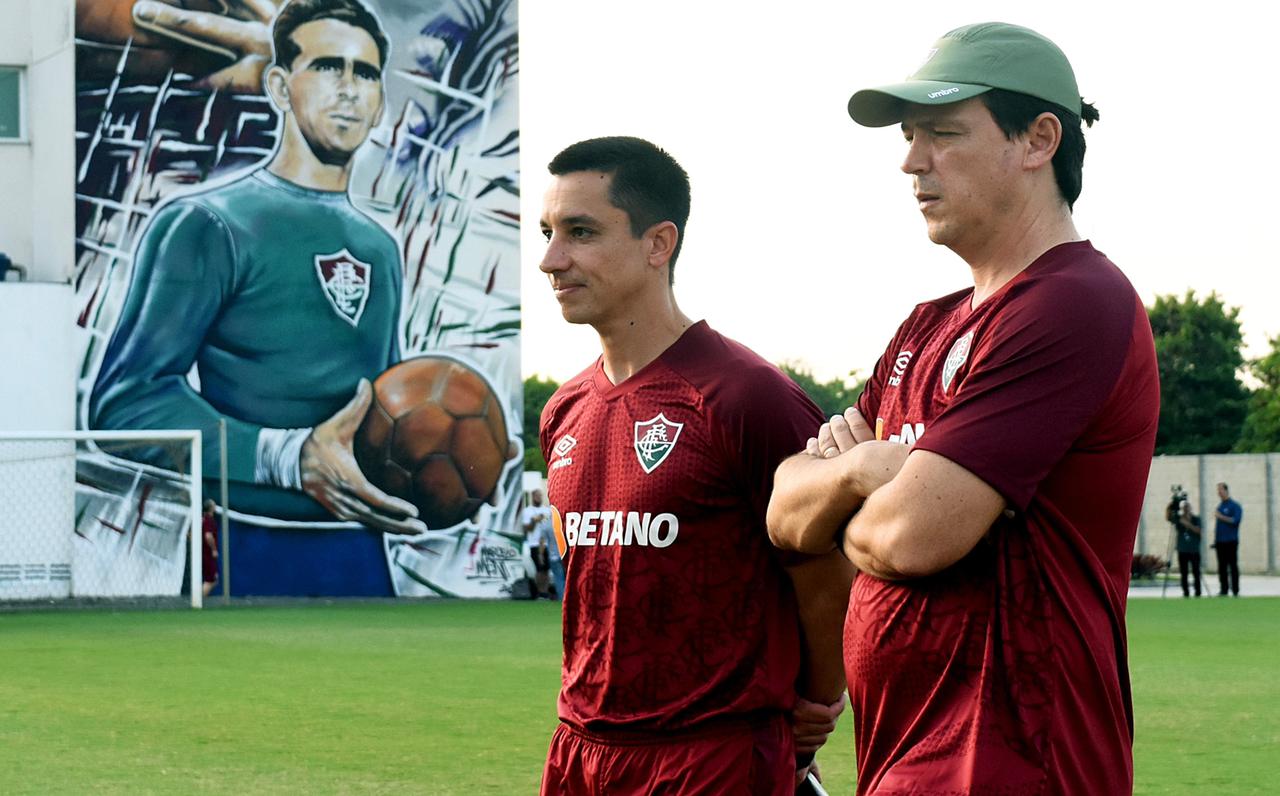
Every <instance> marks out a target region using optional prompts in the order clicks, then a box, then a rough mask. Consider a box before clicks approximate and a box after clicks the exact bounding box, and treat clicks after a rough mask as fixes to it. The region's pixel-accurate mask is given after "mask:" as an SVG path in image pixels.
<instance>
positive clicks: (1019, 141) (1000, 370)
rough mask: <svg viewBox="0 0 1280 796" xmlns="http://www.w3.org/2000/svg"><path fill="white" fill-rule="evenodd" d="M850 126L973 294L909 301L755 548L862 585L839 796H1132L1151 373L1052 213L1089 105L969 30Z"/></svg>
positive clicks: (1128, 307) (1136, 332) (1123, 292)
mask: <svg viewBox="0 0 1280 796" xmlns="http://www.w3.org/2000/svg"><path fill="white" fill-rule="evenodd" d="M849 113H850V115H851V116H852V117H853V118H854V120H855V121H857V122H858V123H859V124H862V125H865V126H869V127H883V126H888V125H891V124H900V125H901V129H902V132H903V134H904V136H905V138H906V141H907V154H906V158H905V160H904V161H903V163H902V170H903V171H904V172H906V173H907V174H909V175H911V177H912V185H913V192H914V194H915V198H916V201H917V203H918V207H919V210H920V213H921V214H922V215H923V216H924V219H925V224H926V228H927V230H928V233H929V238H930V239H931V240H932V241H934V242H935V243H939V244H942V245H944V246H946V247H947V248H949V249H951V250H952V251H954V252H955V253H956V254H957V255H959V256H960V257H961V259H963V260H964V261H965V262H966V263H967V264H968V265H969V268H970V270H971V273H972V279H973V286H972V287H970V288H966V289H964V290H960V291H957V292H955V293H952V294H950V295H947V296H943V297H942V298H938V299H935V300H933V301H928V302H925V303H923V304H920V305H918V306H917V307H916V308H915V310H914V311H913V312H912V313H911V314H910V316H908V318H907V319H906V321H904V322H903V324H902V325H901V326H900V327H899V329H898V332H897V334H896V335H895V337H894V339H893V341H892V342H891V344H890V346H889V347H888V349H886V351H885V354H884V355H883V356H882V357H881V358H880V361H879V363H878V364H877V365H876V368H875V371H874V373H873V375H872V377H871V379H870V380H869V381H868V383H867V386H866V388H865V390H864V391H863V393H862V395H861V397H860V398H859V400H858V405H857V407H856V408H853V407H851V408H850V409H849V410H847V411H846V412H845V413H844V415H843V416H837V417H833V418H832V419H831V420H830V422H828V423H826V424H824V425H823V426H822V427H821V428H820V429H819V430H818V433H817V435H816V437H815V438H814V439H812V440H810V442H809V445H808V448H807V450H806V452H805V453H803V454H800V455H798V456H796V457H793V458H791V459H788V460H787V461H785V462H784V463H783V464H782V465H781V467H780V468H779V470H778V473H777V478H776V481H775V488H774V493H773V498H772V501H771V503H770V507H769V525H770V534H771V536H772V537H773V539H774V541H775V542H776V543H777V544H779V545H781V546H783V547H788V548H793V549H798V550H804V551H808V552H820V551H822V550H827V549H830V548H831V547H832V546H833V545H840V546H841V547H842V549H843V550H844V552H845V554H846V555H847V556H848V557H849V558H850V559H851V560H852V561H853V562H854V563H855V564H856V565H857V566H858V568H859V570H860V573H859V575H858V576H857V578H856V580H855V582H854V585H853V589H852V591H851V594H850V604H849V610H848V614H847V620H846V624H845V634H844V657H845V669H846V673H847V675H848V682H849V693H850V698H851V704H852V706H853V710H854V718H855V727H854V730H855V736H856V739H857V754H858V792H859V793H873V792H892V793H899V792H911V793H926V794H928V793H996V792H998V793H1003V794H1023V793H1027V794H1030V793H1037V794H1039V793H1072V794H1076V793H1106V794H1115V793H1127V792H1130V791H1131V790H1132V787H1133V762H1132V743H1133V742H1132V739H1133V708H1132V700H1131V698H1130V689H1129V678H1128V662H1127V653H1126V642H1125V622H1124V608H1125V597H1126V593H1127V587H1128V581H1129V569H1130V562H1131V556H1132V553H1133V543H1134V535H1135V532H1136V528H1137V523H1138V515H1139V512H1140V510H1141V506H1142V498H1143V492H1144V490H1145V486H1146V479H1147V471H1148V469H1149V467H1150V463H1151V453H1152V449H1153V447H1154V443H1155V432H1156V422H1157V416H1158V411H1159V383H1158V379H1157V373H1156V362H1155V349H1154V345H1153V343H1152V338H1151V328H1150V324H1149V322H1148V320H1147V316H1146V311H1145V309H1144V307H1143V305H1142V302H1141V300H1140V299H1139V298H1138V296H1137V294H1136V293H1135V292H1134V290H1133V288H1132V286H1131V285H1130V284H1129V282H1128V280H1127V279H1126V278H1125V276H1124V275H1123V274H1122V273H1121V272H1120V271H1119V269H1117V268H1116V266H1115V265H1113V264H1112V263H1111V261H1110V260H1108V259H1107V258H1106V256H1105V255H1103V254H1102V253H1100V252H1099V251H1097V250H1096V249H1094V248H1093V246H1092V245H1091V244H1090V243H1089V242H1088V241H1086V240H1083V239H1082V238H1081V236H1080V234H1079V233H1078V232H1077V231H1076V228H1075V225H1074V223H1073V220H1072V214H1071V211H1072V207H1073V205H1074V202H1075V200H1076V198H1077V197H1078V196H1079V194H1080V187H1081V167H1082V164H1083V159H1084V135H1083V131H1082V129H1081V123H1082V121H1083V122H1090V123H1091V122H1092V121H1094V120H1096V119H1097V118H1098V114H1097V111H1096V110H1094V108H1093V107H1092V106H1091V105H1088V104H1085V103H1083V101H1082V100H1081V98H1080V94H1079V91H1078V89H1077V88H1076V82H1075V76H1074V74H1073V72H1072V69H1071V65H1070V63H1069V62H1068V61H1067V59H1066V56H1064V55H1063V53H1062V51H1061V50H1059V49H1058V47H1057V46H1056V45H1054V44H1053V43H1052V42H1051V41H1049V40H1048V39H1046V38H1044V37H1043V36H1041V35H1039V34H1037V33H1035V32H1033V31H1030V30H1027V29H1025V28H1020V27H1016V26H1013V25H1005V24H998V23H988V24H980V25H970V26H967V27H963V28H959V29H957V30H954V31H951V32H950V33H948V34H946V35H945V36H943V37H942V39H940V40H939V41H938V42H937V43H936V44H935V45H934V47H933V49H931V50H930V51H929V53H928V54H927V57H926V58H925V60H924V63H923V64H922V65H921V66H920V67H919V68H918V69H917V71H916V72H915V73H914V74H913V75H911V77H909V78H908V79H907V80H906V81H905V82H902V83H898V84H895V85H889V86H884V87H881V88H875V89H868V90H864V91H859V92H857V93H856V94H854V95H853V97H852V99H850V101H849ZM864 418H865V419H864ZM868 421H870V422H868Z"/></svg>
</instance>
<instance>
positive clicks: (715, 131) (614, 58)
mask: <svg viewBox="0 0 1280 796" xmlns="http://www.w3.org/2000/svg"><path fill="white" fill-rule="evenodd" d="M726 7H731V8H734V9H735V11H734V12H733V13H725V12H724V10H723V9H725V8H726ZM1265 7H1266V4H1257V3H1249V2H1237V0H1225V1H1224V2H1217V3H1214V4H1213V5H1212V6H1195V8H1196V9H1197V11H1198V12H1199V13H1184V12H1181V11H1178V10H1175V9H1176V8H1177V6H1171V5H1167V4H1157V3H1116V2H1107V3H1102V2H1094V1H1093V0H1084V1H1083V2H1076V3H1053V4H1049V3H1041V4H1037V5H1035V6H1031V5H1028V4H1026V3H1024V2H1018V3H1015V2H949V3H933V2H914V3H876V4H865V3H853V2H836V1H834V0H832V1H830V2H826V1H824V2H808V1H805V0H800V1H798V2H792V3H778V4H764V3H744V4H732V5H730V4H720V3H699V2H696V1H695V0H647V1H646V2H618V1H616V0H525V2H524V3H522V4H521V8H520V36H521V44H520V46H521V55H520V92H521V99H520V102H521V112H520V113H521V139H522V141H521V147H522V152H521V157H522V162H521V172H522V173H521V179H522V187H521V215H522V224H521V227H522V228H521V251H522V253H521V260H522V269H523V271H522V287H521V295H522V302H523V319H524V339H523V348H524V350H523V365H522V370H523V373H524V375H526V376H529V375H534V374H537V375H541V376H544V377H550V378H553V379H555V380H556V381H564V380H565V379H567V378H569V377H571V376H572V375H574V374H575V373H577V372H578V371H580V370H582V369H583V368H584V367H586V366H588V365H589V364H590V363H591V362H592V361H593V360H594V359H595V357H596V356H597V355H598V354H599V338H598V337H596V335H595V333H594V332H593V331H592V330H591V329H590V328H589V327H583V326H571V325H569V324H567V323H566V322H565V321H564V320H563V319H562V318H561V317H560V313H559V308H558V305H557V304H556V302H555V298H554V297H553V296H552V294H551V291H550V288H549V287H548V286H547V283H546V278H545V276H543V275H542V274H541V273H540V272H539V271H538V270H537V268H538V263H539V261H540V259H541V256H542V252H543V250H544V248H545V247H544V242H543V239H542V236H541V234H540V232H539V229H538V217H539V213H540V209H541V202H542V197H543V194H544V193H545V191H546V188H547V185H548V184H549V180H550V177H549V175H548V174H547V172H546V163H547V162H548V161H550V160H551V158H552V157H554V155H555V154H556V153H557V152H558V151H560V150H561V149H562V148H564V147H565V146H567V145H569V144H571V143H573V142H575V141H578V140H582V139H585V138H592V137H595V136H601V135H634V136H639V137H642V138H647V139H649V140H651V141H653V142H654V143H657V144H659V145H660V146H662V147H663V148H665V149H667V151H669V152H670V153H671V154H672V155H674V156H675V157H676V159H677V160H679V161H680V163H681V164H682V165H683V166H684V167H685V169H686V170H687V171H688V172H689V175H690V180H691V183H692V187H693V208H692V212H691V214H690V218H689V222H688V226H687V228H686V231H685V244H684V248H683V250H682V252H681V254H680V260H679V263H678V265H677V267H676V285H675V287H676V296H677V299H678V301H679V303H680V306H681V308H682V309H683V310H684V311H685V312H686V314H688V315H689V316H690V317H692V318H695V319H698V318H705V319H706V320H707V321H708V322H709V323H710V324H711V325H712V326H713V327H714V328H716V329H717V330H718V331H720V332H722V333H724V334H726V335H728V336H730V337H733V338H735V339H737V340H739V341H740V342H742V343H745V344H746V345H748V346H750V347H751V348H753V349H755V350H756V351H757V352H758V353H760V354H761V355H762V356H764V357H765V358H766V359H768V360H770V361H772V362H784V361H785V362H792V363H797V364H800V365H802V366H805V367H808V368H809V369H811V370H812V371H813V372H814V374H815V375H817V376H818V377H819V378H821V379H824V380H825V379H831V378H837V377H845V376H847V375H848V374H850V373H851V372H852V371H858V372H860V373H861V374H862V375H866V374H868V373H869V372H870V370H871V368H872V367H873V366H874V364H875V361H876V359H877V358H878V357H879V356H880V354H881V353H882V352H883V349H884V347H885V346H886V345H887V344H888V342H889V339H890V338H891V337H892V335H893V333H894V331H895V330H896V329H897V326H898V324H899V323H900V322H901V321H902V320H903V319H904V318H905V317H906V315H907V313H908V312H910V310H911V308H912V307H913V306H914V305H915V304H917V303H919V302H921V301H924V300H927V299H930V298H936V297H938V296H941V295H944V294H946V293H949V292H952V291H954V290H958V289H961V288H964V287H968V286H970V285H971V284H972V281H971V278H970V272H969V269H968V267H967V266H966V265H965V263H964V262H963V261H962V260H960V259H959V258H958V257H956V256H955V255H954V254H952V253H951V252H950V251H949V250H947V249H946V248H943V247H939V246H936V245H934V244H932V243H930V242H929V240H928V238H927V237H926V234H925V227H924V222H923V219H922V218H921V217H920V214H919V211H918V210H917V209H916V206H915V201H914V199H913V197H912V195H911V178H910V177H909V176H907V175H905V174H903V173H902V172H901V171H900V170H899V168H898V167H899V164H900V163H901V160H902V157H903V155H904V154H905V143H904V142H903V139H902V135H901V132H900V131H899V130H898V129H897V128H896V127H889V128H882V129H870V128H863V127H859V126H858V125H856V124H854V123H853V121H852V120H850V119H849V117H848V115H847V112H846V110H845V105H846V103H847V101H848V98H849V95H850V94H851V93H852V92H853V91H855V90H857V89H859V88H866V87H870V86H875V85H880V84H885V83H892V82H896V81H899V80H901V79H902V78H903V77H905V76H906V75H908V74H909V73H910V72H912V71H913V70H914V68H915V66H916V65H917V64H918V63H919V62H920V61H921V60H923V58H924V56H925V54H926V52H927V51H928V49H929V48H930V47H931V46H932V43H933V41H934V40H936V39H937V38H938V37H940V36H941V35H942V34H943V33H945V32H947V31H948V30H951V29H952V28H955V27H959V26H961V25H965V24H969V23H973V22H985V21H1003V22H1012V23H1016V24H1020V25H1025V26H1027V27H1030V28H1033V29H1035V30H1037V31H1039V32H1041V33H1043V34H1045V35H1046V36H1048V37H1049V38H1051V39H1053V40H1054V41H1055V42H1056V43H1057V44H1058V45H1059V46H1060V47H1061V48H1062V49H1063V50H1064V52H1066V54H1067V57H1068V58H1069V59H1070V60H1071V62H1072V65H1073V67H1074V68H1075V72H1076V79H1077V82H1078V84H1079V87H1080V91H1081V94H1082V95H1083V96H1084V98H1085V99H1086V100H1087V101H1090V102H1093V103H1094V104H1095V105H1096V106H1097V108H1098V110H1099V112H1100V113H1101V120H1100V121H1099V122H1098V123H1097V124H1095V125H1094V126H1093V127H1092V128H1091V129H1089V130H1087V131H1086V142H1087V146H1088V151H1087V154H1086V157H1085V165H1084V190H1083V193H1082V194H1081V197H1080V199H1079V201H1078V202H1077V203H1076V208H1075V220H1076V226H1077V229H1078V230H1079V231H1080V233H1081V234H1082V235H1083V236H1084V237H1086V238H1088V239H1090V240H1091V241H1093V243H1094V245H1095V246H1096V247H1097V248H1098V249H1099V250H1101V251H1102V252H1104V253H1105V254H1107V255H1108V256H1109V257H1110V258H1111V259H1112V260H1113V261H1114V262H1115V263H1116V264H1117V265H1118V266H1119V267H1120V268H1121V270H1123V271H1124V272H1125V273H1126V274H1127V275H1128V277H1129V279H1130V281H1131V282H1132V283H1133V285H1134V287H1135V288H1136V289H1137V291H1138V293H1139V295H1140V296H1141V297H1142V298H1143V300H1144V301H1145V302H1146V303H1148V304H1150V303H1152V302H1153V301H1154V299H1155V297H1156V296H1157V295H1165V294H1170V293H1172V294H1178V295H1181V294H1183V293H1184V292H1185V291H1187V290H1188V289H1193V290H1195V291H1197V293H1199V294H1201V295H1203V294H1207V293H1208V292H1209V291H1213V290H1216V291H1217V292H1218V294H1219V295H1220V296H1222V297H1223V299H1224V300H1225V301H1226V303H1227V304H1228V305H1229V306H1234V307H1239V308H1240V316H1239V317H1240V319H1241V321H1242V325H1243V329H1244V333H1245V355H1246V356H1249V357H1253V356H1261V355H1262V354H1263V353H1265V351H1266V350H1267V349H1268V337H1276V336H1280V273H1278V272H1280V268H1278V267H1277V266H1280V255H1278V254H1277V251H1276V248H1275V246H1274V244H1273V243H1272V235H1271V233H1272V232H1273V231H1274V230H1275V229H1276V227H1277V226H1280V218H1277V217H1276V216H1277V214H1276V190H1277V187H1280V162H1278V161H1277V155H1278V154H1280V139H1278V138H1277V135H1280V102H1278V100H1280V84H1276V83H1275V82H1274V81H1272V80H1269V79H1268V78H1269V77H1272V76H1274V75H1275V69H1274V62H1275V58H1274V54H1273V50H1274V34H1273V32H1272V29H1271V28H1272V26H1271V24H1270V20H1269V16H1270V13H1269V12H1265V11H1264V10H1263V9H1264V8H1265ZM766 8H767V9H769V10H764V9H766ZM1205 9H1211V13H1206V12H1205ZM1081 311H1082V312H1087V311H1088V308H1085V307H1082V308H1081Z"/></svg>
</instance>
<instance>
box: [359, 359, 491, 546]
mask: <svg viewBox="0 0 1280 796" xmlns="http://www.w3.org/2000/svg"><path fill="white" fill-rule="evenodd" d="M510 452H511V443H510V441H509V440H508V438H507V421H506V416H505V414H504V413H503V410H502V402H501V401H500V400H499V399H498V396H497V395H496V394H495V393H494V392H493V389H492V388H491V387H490V386H489V383H488V382H487V381H486V380H485V378H484V377H483V376H481V375H480V374H479V373H478V372H476V371H475V370H473V369H472V368H470V367H468V366H467V365H464V364H462V363H460V362H458V361H457V360H453V359H449V358H446V357H441V356H423V357H417V358H414V359H408V360H405V361H404V362H401V363H400V364H398V365H395V366H394V367H392V368H390V369H388V370H387V371H386V372H384V373H383V374H382V375H381V376H379V377H378V379H377V381H375V382H374V383H373V402H372V403H371V405H370V406H369V411H368V413H367V414H366V415H365V417H364V422H362V423H361V424H360V428H359V429H358V430H357V431H356V437H355V454H356V461H357V462H358V463H359V465H360V469H361V470H362V471H363V472H364V474H365V477H366V478H368V479H369V480H370V481H371V482H373V484H375V485H376V486H377V487H378V488H379V489H381V490H383V491H384V492H386V493H388V494H391V495H395V496H396V497H399V498H403V499H404V500H407V501H409V502H410V503H412V504H413V505H415V506H417V507H418V517H419V519H421V520H422V521H423V522H425V523H426V525H427V527H428V528H429V529H431V530H433V531H434V530H440V529H442V528H448V527H450V526H453V525H457V524H458V523H460V522H462V521H463V520H465V519H467V518H469V517H471V516H473V515H474V514H475V513H476V510H477V509H478V508H480V506H481V505H482V504H484V503H485V502H486V501H488V500H490V499H491V498H492V497H493V494H494V492H495V491H496V490H497V487H498V480H499V478H501V476H502V469H503V465H505V464H506V461H507V459H509V458H510Z"/></svg>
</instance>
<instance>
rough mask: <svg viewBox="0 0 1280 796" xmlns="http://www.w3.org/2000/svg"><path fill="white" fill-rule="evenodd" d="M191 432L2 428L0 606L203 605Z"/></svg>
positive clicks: (197, 475) (197, 446)
mask: <svg viewBox="0 0 1280 796" xmlns="http://www.w3.org/2000/svg"><path fill="white" fill-rule="evenodd" d="M201 465H202V459H201V438H200V432H199V431H183V430H139V431H0V602H12V601H33V600H39V601H50V600H59V599H130V598H175V597H178V596H179V595H180V593H181V589H182V585H183V576H184V574H185V573H187V572H189V573H190V576H189V579H188V580H189V583H190V596H191V607H193V608H200V607H201V606H202V604H203V599H202V598H203V592H202V589H201V586H202V580H203V577H202V572H201V545H202V543H203V534H202V533H201V490H202V484H203V477H204V473H203V472H202V466H201Z"/></svg>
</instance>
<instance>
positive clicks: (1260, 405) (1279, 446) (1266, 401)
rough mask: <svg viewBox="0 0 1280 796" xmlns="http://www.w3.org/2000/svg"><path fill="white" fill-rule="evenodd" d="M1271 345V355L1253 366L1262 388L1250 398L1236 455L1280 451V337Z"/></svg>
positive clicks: (1251, 365) (1257, 360)
mask: <svg viewBox="0 0 1280 796" xmlns="http://www.w3.org/2000/svg"><path fill="white" fill-rule="evenodd" d="M1269 342H1270V343H1271V352H1270V353H1269V354H1267V355H1266V356H1264V357H1262V358H1260V359H1255V360H1253V361H1252V362H1250V363H1249V371H1250V372H1251V373H1253V376H1254V378H1256V379H1257V380H1258V381H1259V382H1261V384H1262V386H1260V387H1259V388H1258V389H1256V390H1254V391H1253V394H1252V395H1250V396H1249V411H1248V414H1246V415H1245V418H1244V429H1243V430H1242V431H1241V432H1240V439H1239V441H1237V442H1236V446H1235V451H1236V453H1270V452H1271V451H1280V335H1278V336H1276V337H1273V338H1271V339H1270V340H1269Z"/></svg>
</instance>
